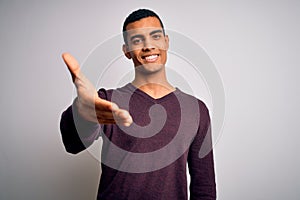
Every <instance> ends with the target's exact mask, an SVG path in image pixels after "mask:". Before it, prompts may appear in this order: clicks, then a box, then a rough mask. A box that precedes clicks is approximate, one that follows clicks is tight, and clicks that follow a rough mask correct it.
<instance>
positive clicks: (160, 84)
mask: <svg viewBox="0 0 300 200" xmlns="http://www.w3.org/2000/svg"><path fill="white" fill-rule="evenodd" d="M132 84H133V85H134V86H135V87H136V88H139V89H140V90H142V91H143V92H145V93H146V94H148V95H149V96H151V97H153V98H155V99H158V98H161V97H163V96H165V95H167V94H169V93H171V92H173V91H175V88H174V87H173V86H172V85H171V84H170V83H169V82H168V80H167V77H166V73H165V70H163V71H162V72H161V73H153V74H147V75H145V74H140V73H138V72H136V73H135V78H134V80H133V81H132Z"/></svg>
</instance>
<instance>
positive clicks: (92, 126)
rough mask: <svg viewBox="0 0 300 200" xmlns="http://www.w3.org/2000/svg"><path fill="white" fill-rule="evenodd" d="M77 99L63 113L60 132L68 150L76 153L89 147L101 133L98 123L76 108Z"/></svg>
mask: <svg viewBox="0 0 300 200" xmlns="http://www.w3.org/2000/svg"><path fill="white" fill-rule="evenodd" d="M75 102H76V99H75V101H74V103H73V104H72V105H71V106H69V107H68V108H67V109H66V110H65V111H64V112H63V113H62V115H61V120H60V132H61V136H62V140H63V143H64V146H65V149H66V151H67V152H69V153H72V154H76V153H79V152H81V151H83V150H85V149H86V148H87V147H89V146H90V145H91V144H92V143H93V142H94V140H95V139H98V137H99V136H100V133H101V126H100V124H98V123H94V122H90V121H87V120H85V119H84V118H82V117H81V116H80V115H79V113H78V110H77V108H76V104H75Z"/></svg>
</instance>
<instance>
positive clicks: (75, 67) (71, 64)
mask: <svg viewBox="0 0 300 200" xmlns="http://www.w3.org/2000/svg"><path fill="white" fill-rule="evenodd" d="M62 58H63V60H64V62H65V63H66V65H67V67H68V69H69V71H70V73H71V75H72V80H73V82H74V81H75V78H77V77H78V76H79V73H80V66H79V63H78V62H77V60H76V59H75V58H74V57H73V56H72V55H71V54H69V53H63V54H62Z"/></svg>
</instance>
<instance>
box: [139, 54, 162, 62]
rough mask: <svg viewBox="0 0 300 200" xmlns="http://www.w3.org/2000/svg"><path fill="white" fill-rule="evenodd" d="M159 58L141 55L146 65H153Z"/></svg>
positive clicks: (154, 55)
mask: <svg viewBox="0 0 300 200" xmlns="http://www.w3.org/2000/svg"><path fill="white" fill-rule="evenodd" d="M158 57H159V54H148V55H143V56H142V59H143V60H144V61H146V62H148V63H153V62H156V61H157V59H158Z"/></svg>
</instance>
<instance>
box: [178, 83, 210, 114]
mask: <svg viewBox="0 0 300 200" xmlns="http://www.w3.org/2000/svg"><path fill="white" fill-rule="evenodd" d="M176 95H178V96H181V97H182V98H183V99H186V101H187V102H189V103H191V102H197V104H198V106H199V111H200V112H201V113H209V110H208V107H207V106H206V104H205V102H204V101H202V100H201V99H199V98H197V97H195V96H193V95H191V94H188V93H186V92H183V91H181V90H180V89H178V88H177V89H176Z"/></svg>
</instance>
